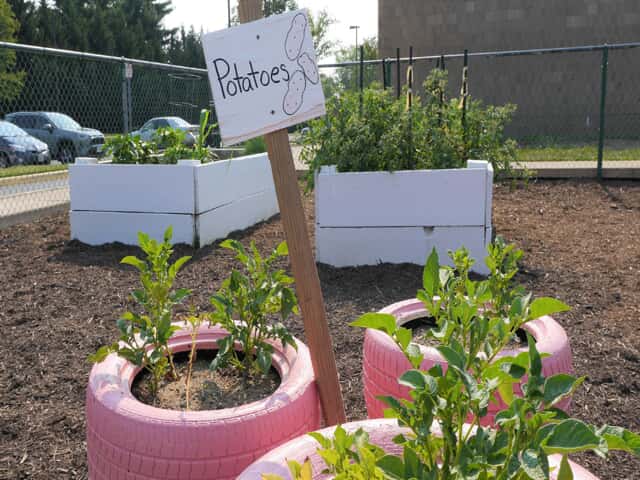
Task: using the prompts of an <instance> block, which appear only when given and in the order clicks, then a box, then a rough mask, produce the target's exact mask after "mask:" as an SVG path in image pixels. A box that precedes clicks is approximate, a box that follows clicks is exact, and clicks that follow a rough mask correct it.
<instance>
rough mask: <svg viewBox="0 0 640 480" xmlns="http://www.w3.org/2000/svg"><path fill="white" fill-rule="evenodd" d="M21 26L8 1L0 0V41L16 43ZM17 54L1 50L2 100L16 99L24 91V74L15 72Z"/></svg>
mask: <svg viewBox="0 0 640 480" xmlns="http://www.w3.org/2000/svg"><path fill="white" fill-rule="evenodd" d="M18 28H19V24H18V21H17V20H16V17H15V15H14V14H13V11H12V10H11V7H10V6H9V4H8V3H7V1H6V0H0V41H3V42H14V41H15V39H16V32H17V31H18ZM15 65H16V52H14V51H12V50H8V49H6V48H3V49H0V100H2V101H8V100H13V99H14V98H16V97H17V96H18V95H19V94H20V91H21V90H22V85H23V81H24V72H16V71H14V67H15Z"/></svg>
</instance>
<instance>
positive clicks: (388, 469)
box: [376, 455, 405, 480]
mask: <svg viewBox="0 0 640 480" xmlns="http://www.w3.org/2000/svg"><path fill="white" fill-rule="evenodd" d="M376 465H377V466H378V467H380V468H381V469H382V471H383V472H384V474H385V478H389V479H392V480H404V478H405V476H404V463H403V462H402V459H401V458H400V457H396V456H395V455H385V456H384V457H382V458H380V459H379V460H378V461H377V462H376Z"/></svg>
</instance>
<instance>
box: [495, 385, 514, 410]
mask: <svg viewBox="0 0 640 480" xmlns="http://www.w3.org/2000/svg"><path fill="white" fill-rule="evenodd" d="M498 394H499V395H500V398H502V401H503V402H504V403H505V405H507V406H509V405H511V402H513V384H512V383H511V382H503V383H501V384H500V385H499V386H498Z"/></svg>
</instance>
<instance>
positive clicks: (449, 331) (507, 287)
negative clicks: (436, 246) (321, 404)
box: [314, 240, 640, 480]
mask: <svg viewBox="0 0 640 480" xmlns="http://www.w3.org/2000/svg"><path fill="white" fill-rule="evenodd" d="M521 254H522V253H521V252H520V251H518V250H516V249H515V248H514V247H513V246H509V245H506V244H505V243H504V242H503V241H502V240H498V241H496V242H495V243H494V244H493V245H492V247H491V248H490V249H489V257H488V258H487V266H488V267H489V269H490V271H491V275H490V277H489V279H487V280H481V281H474V280H471V279H470V278H469V275H468V271H469V267H470V266H471V264H472V261H471V260H470V258H469V255H468V252H467V251H466V250H464V249H461V250H458V251H457V252H455V253H450V256H451V258H452V260H453V262H454V265H455V267H454V268H451V267H446V266H445V267H440V266H439V259H438V256H437V253H436V252H435V250H434V251H433V252H432V253H431V255H430V256H429V258H428V260H427V263H426V266H425V268H424V273H423V288H422V290H420V292H419V293H418V296H419V297H420V298H421V300H422V301H423V302H424V303H425V306H426V308H427V310H428V311H429V313H430V314H431V315H433V316H434V318H435V319H436V328H435V329H433V330H432V332H431V335H432V337H433V338H435V339H436V340H437V342H438V347H437V350H438V351H439V352H440V354H441V355H442V356H443V357H444V359H445V360H446V361H447V368H446V369H444V368H442V366H440V365H436V366H434V367H432V368H430V369H429V370H428V371H423V370H420V365H421V363H422V355H421V353H420V349H419V347H418V346H417V345H416V344H414V343H412V342H411V331H410V330H408V329H406V328H404V327H401V326H398V325H397V323H396V320H395V318H394V317H393V316H392V315H387V314H373V313H369V314H365V315H363V316H362V317H360V318H359V319H358V320H356V321H355V322H353V323H352V325H353V326H356V327H362V328H373V329H376V330H379V331H382V332H385V333H386V334H387V335H389V336H390V337H391V338H392V339H393V340H394V342H395V343H396V344H397V345H398V347H399V348H400V349H401V350H402V352H404V355H405V356H406V358H407V359H408V361H409V362H410V364H411V365H412V367H413V368H412V369H411V370H409V371H407V372H405V373H404V374H403V375H402V376H401V377H400V378H399V380H398V381H399V383H400V384H402V385H404V386H406V387H408V388H409V390H410V396H411V399H410V400H404V399H402V400H399V399H396V398H394V397H389V396H386V397H380V398H381V399H382V400H383V401H384V402H385V403H386V404H387V405H388V406H389V409H388V410H387V411H385V415H386V416H388V417H393V418H397V419H398V424H399V425H400V426H403V427H407V428H408V431H409V433H408V434H406V435H404V434H403V435H398V436H397V437H396V438H395V439H394V441H395V442H396V443H397V444H398V445H400V446H401V447H402V449H403V454H402V455H401V456H394V455H389V454H385V455H384V456H382V457H379V458H377V459H376V460H375V467H377V468H379V469H380V470H381V471H382V472H383V477H382V478H385V479H394V480H401V479H406V480H463V479H464V480H468V479H478V480H512V479H513V480H526V479H531V480H539V479H549V478H550V473H551V472H550V470H551V467H550V465H549V455H552V454H560V455H561V456H562V457H561V463H560V467H559V470H558V472H557V478H558V480H570V479H572V478H573V473H572V472H571V467H570V465H569V462H568V455H569V454H572V453H576V452H583V451H593V452H595V453H596V454H598V455H601V456H604V455H606V454H607V453H608V452H609V451H612V450H621V451H626V452H629V453H632V454H634V455H637V456H640V436H639V435H637V434H635V433H632V432H630V431H628V430H625V429H624V428H620V427H612V426H607V425H605V426H602V427H599V428H596V427H594V426H591V425H588V424H586V423H584V422H582V421H580V420H577V419H573V418H570V417H569V416H568V415H567V414H566V413H565V412H564V411H562V410H561V409H560V408H559V407H558V404H559V402H560V401H561V400H563V399H564V398H566V397H568V396H570V395H572V394H573V392H574V391H575V390H576V388H578V387H579V386H580V384H581V383H582V381H583V380H584V379H583V378H576V377H574V376H572V375H568V374H564V373H562V374H557V375H552V376H550V377H546V378H545V377H544V375H543V374H542V355H541V354H540V353H539V352H538V350H537V348H536V343H535V341H534V340H533V338H532V337H531V336H529V337H528V350H527V351H525V352H523V353H520V354H518V355H517V356H516V357H501V358H497V354H498V353H499V352H500V351H501V350H502V348H503V347H504V346H505V345H506V342H507V341H508V340H509V338H510V337H511V336H512V335H513V334H514V333H515V331H516V330H517V329H518V328H519V327H520V326H522V325H523V323H525V322H526V321H529V320H532V319H535V318H538V317H540V316H542V315H545V314H550V313H554V312H558V311H563V310H566V309H567V308H568V307H567V306H566V305H564V304H563V303H562V302H559V301H558V300H555V299H551V298H538V299H535V300H532V299H531V294H527V293H525V292H524V291H523V289H521V288H520V287H518V286H514V285H513V281H512V280H513V276H514V275H515V272H516V271H517V260H518V259H519V258H520V256H521ZM525 378H526V380H524V382H523V383H522V392H523V395H522V397H516V396H515V395H514V392H513V384H514V383H516V382H520V381H522V380H523V379H525ZM496 395H499V396H500V397H501V398H502V400H503V401H504V402H505V404H506V405H507V408H506V409H505V410H503V411H501V412H499V413H498V414H497V415H496V416H495V427H483V426H482V425H481V419H482V418H483V417H485V416H486V414H487V407H488V405H489V402H491V401H493V400H494V399H495V397H496ZM317 437H318V436H317V435H315V436H314V438H316V439H317V440H318V442H319V444H320V449H321V450H319V452H321V451H322V452H324V453H323V454H322V458H323V459H324V460H325V463H327V465H328V466H329V468H331V465H332V462H333V460H334V459H336V458H338V457H339V443H340V441H339V439H338V435H337V434H336V436H335V438H334V440H333V442H331V441H327V440H323V439H319V438H317ZM365 448H369V446H367V445H366V444H365ZM350 461H351V462H353V463H355V464H359V465H360V467H361V468H368V469H372V468H373V467H374V466H373V464H372V461H371V459H370V458H364V457H355V456H350ZM349 468H352V467H351V466H349ZM371 471H374V470H371ZM336 478H338V477H336ZM343 478H362V477H357V476H353V477H343Z"/></svg>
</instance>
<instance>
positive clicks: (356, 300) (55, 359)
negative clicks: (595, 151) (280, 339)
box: [0, 181, 640, 480]
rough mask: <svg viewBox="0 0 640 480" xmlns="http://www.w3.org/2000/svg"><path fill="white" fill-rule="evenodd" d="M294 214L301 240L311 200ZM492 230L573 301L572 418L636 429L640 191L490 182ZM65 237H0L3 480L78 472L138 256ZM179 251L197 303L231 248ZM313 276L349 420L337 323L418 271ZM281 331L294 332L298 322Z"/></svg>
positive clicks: (44, 228)
mask: <svg viewBox="0 0 640 480" xmlns="http://www.w3.org/2000/svg"><path fill="white" fill-rule="evenodd" d="M305 208H306V211H307V216H308V221H309V229H310V231H311V232H312V231H313V229H312V226H313V198H312V196H309V197H306V198H305ZM423 208H437V205H434V206H430V205H424V206H423ZM494 225H495V231H496V233H498V234H500V235H502V236H504V237H505V238H506V239H508V240H510V241H515V242H517V243H518V245H519V246H520V247H522V248H523V249H524V250H525V256H524V262H523V268H522V273H521V274H520V276H519V280H520V281H521V282H522V283H524V284H525V285H526V286H527V288H529V289H531V290H533V291H534V293H535V295H539V296H540V295H552V296H555V297H558V298H560V299H562V300H563V301H565V302H566V303H568V304H570V305H571V306H573V310H572V311H571V312H568V313H565V314H562V315H558V316H557V318H558V320H559V321H560V322H561V323H562V325H563V326H564V327H565V328H566V329H567V331H568V334H569V336H570V339H571V344H572V347H573V352H574V366H575V368H576V371H577V373H578V374H579V375H585V376H586V377H587V378H586V381H585V383H584V385H583V388H581V389H580V391H579V392H578V393H577V394H576V396H575V401H574V404H573V412H574V414H575V415H576V416H577V417H578V418H581V419H583V420H585V421H588V422H593V423H595V424H602V423H609V424H617V425H622V426H624V427H626V428H629V429H632V430H635V431H640V338H639V337H638V335H637V330H638V326H639V318H640V276H639V273H640V183H605V184H604V185H599V184H597V183H594V182H577V181H559V182H539V183H532V184H530V185H529V186H528V187H526V188H515V189H514V188H512V186H510V185H498V186H496V187H495V196H494ZM234 236H235V237H236V238H238V239H240V240H242V241H243V242H245V243H248V242H249V241H255V242H256V245H257V246H258V248H259V249H260V250H261V251H262V252H267V251H269V250H270V249H272V248H273V247H275V246H276V245H277V243H278V242H280V241H281V240H283V238H284V236H283V232H282V227H281V224H280V221H279V219H278V218H274V219H272V220H271V221H269V222H266V223H264V224H261V225H258V226H256V227H254V228H252V229H250V230H248V231H245V232H241V233H239V234H236V235H234ZM68 239H69V222H68V218H67V216H64V215H61V216H57V217H51V218H47V219H44V220H41V221H37V222H33V223H30V224H25V225H19V226H14V227H11V228H8V229H5V230H2V231H0V286H1V288H0V304H1V305H2V308H1V309H0V326H1V327H2V335H0V351H1V352H2V356H1V357H0V392H1V398H0V478H1V479H11V480H13V479H25V478H34V479H50V478H56V479H68V478H69V479H71V478H73V479H76V478H86V476H87V467H86V452H85V447H86V445H85V440H84V438H85V432H84V411H83V409H84V390H85V386H86V383H87V377H88V373H89V370H90V365H89V364H88V363H87V361H86V357H87V355H89V354H90V353H93V352H94V351H95V350H96V349H97V348H98V347H99V346H101V345H103V344H106V343H110V342H112V341H113V339H114V338H115V335H116V328H115V320H116V319H117V318H118V315H119V314H120V313H121V312H123V311H124V310H126V309H127V308H130V307H131V304H130V301H129V299H128V294H129V292H130V291H131V289H132V288H133V287H134V286H136V282H137V276H136V274H135V272H134V271H133V269H131V268H130V267H127V266H123V265H120V264H119V260H120V259H121V258H122V257H123V256H125V255H131V254H136V253H138V251H137V249H135V248H133V247H126V246H122V245H108V246H103V247H89V246H86V245H83V244H80V243H78V242H70V241H69V240H68ZM176 250H177V253H179V254H193V255H194V258H193V260H192V261H191V262H189V264H188V265H187V266H186V267H185V269H184V271H183V273H182V274H181V276H180V278H179V282H178V283H179V286H181V287H187V288H192V289H194V294H193V296H192V298H191V303H192V304H193V305H194V306H195V307H196V308H200V309H206V308H207V306H208V298H209V296H210V295H211V294H212V293H213V292H214V291H215V290H216V289H217V288H218V287H219V285H220V283H221V281H222V280H223V279H224V277H225V276H226V275H228V273H229V272H230V271H231V269H232V268H233V267H234V266H236V264H235V262H234V260H233V258H232V256H231V254H230V253H228V252H227V251H226V250H224V249H221V248H219V247H218V246H210V247H206V248H204V249H201V250H199V251H197V252H193V251H192V250H191V249H190V248H187V247H183V246H181V247H178V248H177V249H176ZM285 266H287V265H286V264H285ZM319 271H320V278H321V281H322V286H323V291H324V295H325V302H326V307H327V312H328V319H329V323H330V328H331V332H332V335H333V340H334V346H335V351H336V357H337V359H338V368H339V371H340V375H341V383H342V390H343V395H344V400H345V405H346V409H347V412H348V417H349V419H352V420H355V419H361V418H364V417H365V416H366V413H365V408H364V400H363V397H362V380H361V364H360V362H361V353H360V352H361V349H362V332H361V331H359V330H355V329H352V328H350V327H348V325H347V324H348V323H349V322H350V321H351V320H353V319H355V318H356V317H357V316H358V315H360V314H361V313H363V312H367V311H372V310H377V309H380V308H381V307H383V306H385V305H388V304H390V303H392V302H395V301H398V300H403V299H406V298H410V297H412V296H414V295H415V292H416V290H417V289H418V288H419V286H420V279H421V268H420V267H419V266H414V265H380V266H373V267H362V268H344V269H336V268H330V267H327V266H323V265H321V266H320V267H319ZM290 327H291V329H292V330H293V332H294V333H295V334H296V335H298V336H300V337H302V338H304V332H303V330H302V326H301V322H300V320H299V319H293V320H292V321H291V322H290ZM577 460H578V461H579V462H580V463H582V464H583V465H585V466H586V467H588V468H590V469H591V470H592V471H593V472H594V473H595V474H597V475H599V476H601V478H603V479H640V460H636V459H632V458H631V457H630V456H628V455H614V456H613V457H612V458H611V459H610V461H609V462H608V463H605V462H604V461H603V460H601V459H600V458H598V457H596V456H595V455H591V454H585V455H581V456H578V457H577Z"/></svg>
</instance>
